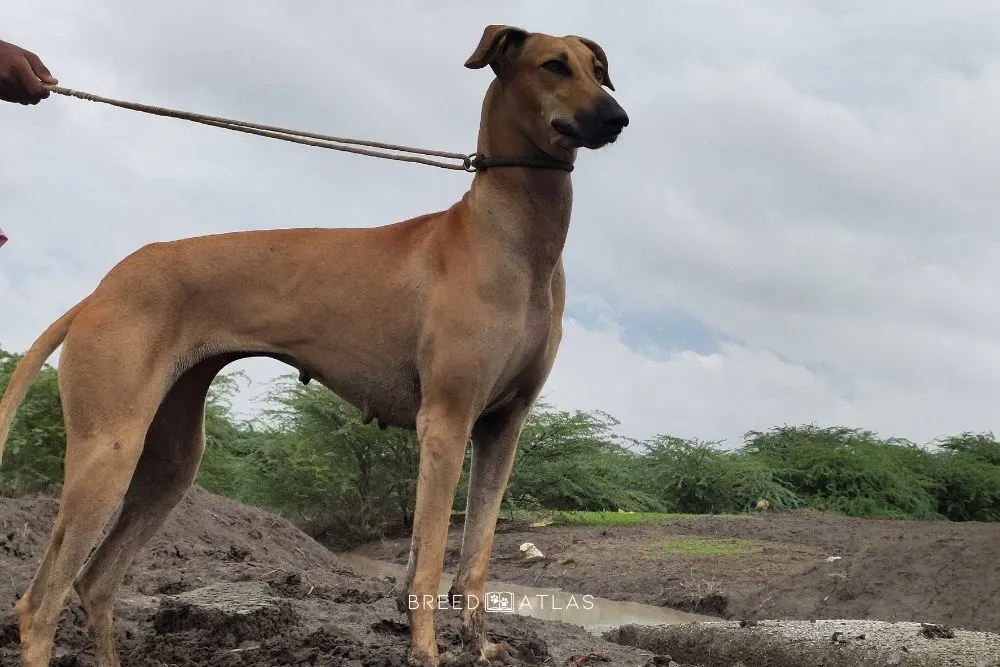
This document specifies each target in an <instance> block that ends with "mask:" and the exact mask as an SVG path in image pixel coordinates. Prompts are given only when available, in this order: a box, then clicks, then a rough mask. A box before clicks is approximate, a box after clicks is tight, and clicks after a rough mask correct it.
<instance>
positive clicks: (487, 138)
mask: <svg viewBox="0 0 1000 667" xmlns="http://www.w3.org/2000/svg"><path fill="white" fill-rule="evenodd" d="M519 114H520V115H523V111H520V110H519V109H517V108H516V107H514V105H513V104H511V103H510V101H509V100H507V99H506V98H505V96H504V95H503V92H502V91H501V90H500V83H499V80H496V79H495V80H494V81H493V83H492V84H490V87H489V90H488V91H487V93H486V97H485V99H484V100H483V111H482V120H481V124H480V128H479V140H478V142H477V146H476V151H477V152H478V153H479V154H480V155H484V156H486V157H520V158H535V159H549V160H552V159H558V160H563V161H566V162H569V163H572V162H573V161H574V160H575V159H576V150H575V149H573V150H571V151H561V152H560V153H558V154H551V155H550V154H547V153H546V152H544V151H542V150H541V149H540V148H539V147H538V146H537V145H535V144H534V143H532V142H531V140H530V139H529V138H528V137H527V136H525V134H524V133H523V132H522V131H521V130H520V129H519V127H518V123H517V121H518V115H519ZM467 201H468V203H469V206H470V208H471V212H472V214H473V219H474V220H475V221H476V225H477V229H476V233H477V234H482V235H485V236H487V237H492V238H494V239H495V240H496V241H497V242H498V243H499V247H500V248H501V249H502V250H501V251H502V252H505V253H512V254H514V255H516V256H519V257H521V258H523V259H524V260H525V261H526V263H527V265H528V266H530V267H531V268H532V270H533V271H535V272H537V274H538V275H539V277H540V278H544V277H545V276H546V275H548V276H551V273H552V271H553V270H554V269H555V267H556V265H557V263H558V262H559V259H560V258H561V256H562V251H563V248H564V246H565V244H566V235H567V233H568V231H569V220H570V213H571V210H572V204H573V186H572V181H571V179H570V174H569V172H567V171H565V170H562V169H546V168H537V167H493V168H490V169H487V170H485V171H481V172H478V173H477V174H476V176H475V178H474V179H473V181H472V188H471V190H470V191H469V194H468V196H467ZM512 259H514V258H512Z"/></svg>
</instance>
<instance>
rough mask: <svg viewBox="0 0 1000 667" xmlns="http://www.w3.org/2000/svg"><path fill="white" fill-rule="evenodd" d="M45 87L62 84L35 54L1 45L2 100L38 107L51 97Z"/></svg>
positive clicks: (0, 79) (7, 44)
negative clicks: (44, 84) (46, 85)
mask: <svg viewBox="0 0 1000 667" xmlns="http://www.w3.org/2000/svg"><path fill="white" fill-rule="evenodd" d="M43 83H47V84H49V85H55V84H57V83H59V81H58V80H57V79H56V78H55V77H54V76H52V74H51V73H50V72H49V70H48V68H47V67H45V65H44V64H42V61H41V60H40V59H39V58H38V56H36V55H35V54H34V53H32V52H31V51H25V50H24V49H22V48H21V47H19V46H14V45H13V44H9V43H7V42H3V41H0V100H3V101H5V102H17V103H18V104H38V103H39V102H40V101H42V100H43V99H45V98H46V97H48V96H49V91H48V89H47V88H46V87H45V86H43V85H42V84H43Z"/></svg>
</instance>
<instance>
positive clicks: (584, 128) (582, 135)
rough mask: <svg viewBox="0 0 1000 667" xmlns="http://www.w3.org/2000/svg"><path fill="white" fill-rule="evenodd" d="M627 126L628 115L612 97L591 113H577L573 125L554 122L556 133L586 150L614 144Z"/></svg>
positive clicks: (559, 121)
mask: <svg viewBox="0 0 1000 667" xmlns="http://www.w3.org/2000/svg"><path fill="white" fill-rule="evenodd" d="M627 126H628V114H627V113H625V110H624V109H622V108H621V105H619V104H618V102H616V101H615V100H614V99H611V98H610V97H609V98H608V99H607V100H606V101H604V102H602V103H601V104H599V105H598V106H596V107H594V108H593V109H591V110H589V111H581V112H579V113H577V114H576V117H575V118H574V119H573V122H572V123H570V122H567V121H565V120H560V119H556V120H554V121H552V127H553V129H555V131H556V132H558V133H559V134H562V135H564V136H566V137H569V138H570V139H572V140H573V141H574V143H576V144H577V145H578V146H582V147H584V148H600V147H601V146H605V145H607V144H611V143H614V141H615V139H617V138H618V135H619V134H621V133H622V130H624V129H625V128H626V127H627Z"/></svg>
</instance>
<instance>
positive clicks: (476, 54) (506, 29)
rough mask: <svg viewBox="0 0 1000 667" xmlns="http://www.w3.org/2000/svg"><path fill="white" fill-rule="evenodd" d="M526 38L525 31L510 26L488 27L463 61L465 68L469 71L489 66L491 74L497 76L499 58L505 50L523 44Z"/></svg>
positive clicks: (526, 33)
mask: <svg viewBox="0 0 1000 667" xmlns="http://www.w3.org/2000/svg"><path fill="white" fill-rule="evenodd" d="M527 38H528V31H527V30H522V29H521V28H515V27H514V26H512V25H488V26H486V29H485V30H483V37H482V39H480V40H479V46H477V47H476V50H475V51H473V52H472V55H471V56H469V59H468V60H466V61H465V66H466V67H468V68H469V69H480V68H482V67H486V66H487V65H489V66H490V67H492V68H493V72H494V73H496V74H497V75H499V74H500V71H499V68H498V64H499V61H500V57H501V56H502V55H503V54H504V53H505V52H506V51H507V49H509V48H512V47H514V48H516V47H518V46H520V45H522V44H524V40H525V39H527Z"/></svg>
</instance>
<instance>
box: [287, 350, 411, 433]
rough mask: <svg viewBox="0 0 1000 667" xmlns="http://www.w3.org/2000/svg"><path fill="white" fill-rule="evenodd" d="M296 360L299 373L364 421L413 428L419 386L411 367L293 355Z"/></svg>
mask: <svg viewBox="0 0 1000 667" xmlns="http://www.w3.org/2000/svg"><path fill="white" fill-rule="evenodd" d="M366 356H367V355H366ZM296 361H297V365H298V367H299V369H300V370H301V371H304V372H305V373H306V374H308V375H309V376H310V377H311V378H312V379H315V380H316V381H317V382H319V383H320V384H322V385H323V386H324V387H326V388H327V389H329V390H330V391H332V392H333V393H335V394H337V395H338V396H340V397H341V398H342V399H344V400H345V401H347V402H348V403H350V404H351V405H353V406H354V407H356V408H357V409H358V410H360V411H361V414H362V419H363V420H364V421H365V422H369V421H373V420H375V421H377V422H379V423H380V425H383V426H397V427H399V428H407V429H413V428H415V427H416V420H417V412H418V410H419V409H420V384H419V380H418V377H417V373H416V370H415V368H414V367H413V366H412V365H410V364H407V363H400V362H395V363H394V362H389V361H386V360H381V361H382V363H372V364H362V363H358V361H359V360H357V359H351V358H344V357H341V358H333V359H329V360H328V358H327V357H326V356H325V355H322V356H320V355H302V356H297V357H296Z"/></svg>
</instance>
